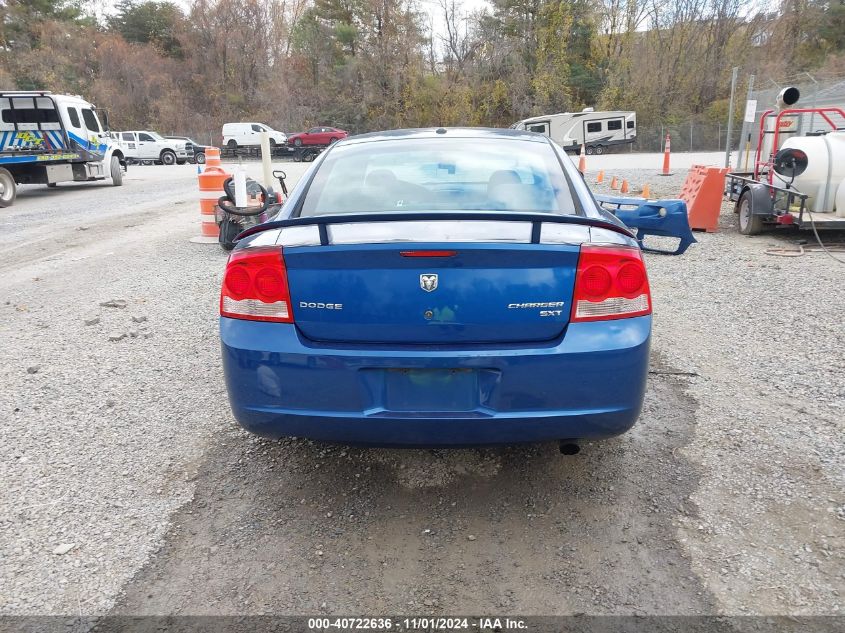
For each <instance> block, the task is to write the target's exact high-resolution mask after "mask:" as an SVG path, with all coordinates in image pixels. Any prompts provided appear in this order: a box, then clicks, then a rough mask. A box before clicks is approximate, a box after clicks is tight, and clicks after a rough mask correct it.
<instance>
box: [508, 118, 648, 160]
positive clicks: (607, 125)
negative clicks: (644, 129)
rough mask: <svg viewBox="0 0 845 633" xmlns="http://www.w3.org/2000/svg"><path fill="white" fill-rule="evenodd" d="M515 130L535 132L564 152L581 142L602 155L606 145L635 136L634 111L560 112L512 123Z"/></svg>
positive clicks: (571, 149)
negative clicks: (549, 139)
mask: <svg viewBox="0 0 845 633" xmlns="http://www.w3.org/2000/svg"><path fill="white" fill-rule="evenodd" d="M511 127H512V128H514V129H516V130H528V131H529V132H539V133H540V134H545V135H546V136H548V137H551V139H552V140H553V141H554V142H555V143H557V144H558V145H560V146H562V147H563V148H564V149H565V150H567V151H573V152H575V151H578V150H580V149H581V144H582V143H583V144H584V145H585V147H586V151H587V153H588V154H604V152H605V150H606V149H607V148H608V147H611V146H613V145H622V144H625V143H633V142H634V139H636V137H637V113H636V112H627V111H623V110H610V111H604V112H596V111H595V110H593V108H584V110H582V111H581V112H561V113H560V114H546V115H543V116H535V117H531V118H530V119H524V120H522V121H517V122H516V123H514V124H513V125H512V126H511Z"/></svg>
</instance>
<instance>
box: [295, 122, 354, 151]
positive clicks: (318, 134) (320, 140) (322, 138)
mask: <svg viewBox="0 0 845 633" xmlns="http://www.w3.org/2000/svg"><path fill="white" fill-rule="evenodd" d="M347 136H349V132H345V131H344V130H338V129H337V128H336V127H312V128H311V129H310V130H308V131H307V132H300V133H299V134H291V135H290V136H288V145H293V146H294V147H302V146H303V145H331V144H332V143H334V142H335V141H339V140H340V139H342V138H346V137H347Z"/></svg>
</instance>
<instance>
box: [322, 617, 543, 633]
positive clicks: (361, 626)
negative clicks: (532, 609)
mask: <svg viewBox="0 0 845 633" xmlns="http://www.w3.org/2000/svg"><path fill="white" fill-rule="evenodd" d="M527 628H528V625H527V623H526V622H525V621H524V620H521V619H518V618H498V617H482V618H446V617H407V618H389V617H384V618H378V617H376V618H364V617H358V618H356V617H350V618H309V619H308V629H309V630H311V631H391V630H396V631H407V632H409V633H410V632H423V631H463V630H469V629H472V630H474V631H479V632H485V631H490V632H495V631H519V630H526V629H527Z"/></svg>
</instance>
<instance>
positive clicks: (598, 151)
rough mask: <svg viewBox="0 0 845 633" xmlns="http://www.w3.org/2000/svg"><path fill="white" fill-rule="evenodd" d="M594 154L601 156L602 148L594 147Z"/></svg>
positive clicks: (599, 146)
mask: <svg viewBox="0 0 845 633" xmlns="http://www.w3.org/2000/svg"><path fill="white" fill-rule="evenodd" d="M595 152H596V155H598V156H601V155H602V154H604V147H602V146H601V145H596V149H595Z"/></svg>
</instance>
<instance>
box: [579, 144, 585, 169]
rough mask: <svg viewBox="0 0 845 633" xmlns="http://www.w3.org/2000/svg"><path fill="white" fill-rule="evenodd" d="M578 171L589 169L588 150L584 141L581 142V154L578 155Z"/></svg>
mask: <svg viewBox="0 0 845 633" xmlns="http://www.w3.org/2000/svg"><path fill="white" fill-rule="evenodd" d="M578 171H580V172H581V173H582V174H583V173H584V172H585V171H587V152H586V150H585V149H584V144H583V143H581V156H579V157H578Z"/></svg>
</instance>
